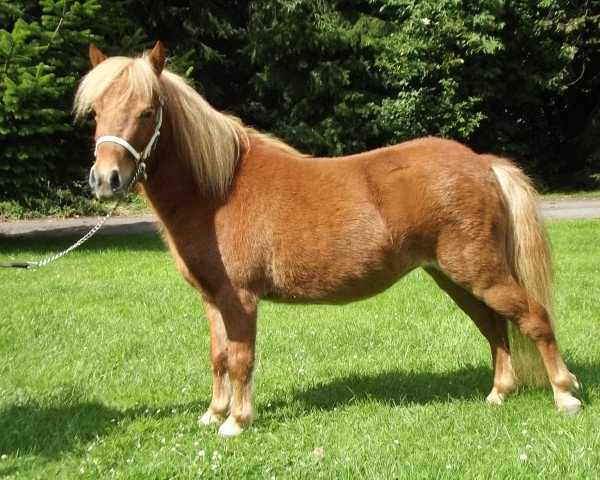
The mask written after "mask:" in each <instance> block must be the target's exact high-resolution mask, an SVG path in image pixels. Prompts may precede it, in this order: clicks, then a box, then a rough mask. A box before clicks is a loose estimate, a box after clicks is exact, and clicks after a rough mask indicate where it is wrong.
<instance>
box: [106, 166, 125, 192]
mask: <svg viewBox="0 0 600 480" xmlns="http://www.w3.org/2000/svg"><path fill="white" fill-rule="evenodd" d="M109 183H110V188H112V190H113V192H116V191H117V190H120V189H121V186H122V183H121V175H119V172H118V171H116V170H113V171H112V173H111V174H110V181H109Z"/></svg>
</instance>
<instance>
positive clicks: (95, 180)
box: [89, 167, 99, 188]
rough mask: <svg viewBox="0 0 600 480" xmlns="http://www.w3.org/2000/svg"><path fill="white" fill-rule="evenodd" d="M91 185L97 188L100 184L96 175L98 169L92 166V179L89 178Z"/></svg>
mask: <svg viewBox="0 0 600 480" xmlns="http://www.w3.org/2000/svg"><path fill="white" fill-rule="evenodd" d="M89 183H90V187H92V188H96V187H98V186H99V184H98V177H96V169H95V168H94V167H92V168H91V169H90V179H89Z"/></svg>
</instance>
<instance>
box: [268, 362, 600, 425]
mask: <svg viewBox="0 0 600 480" xmlns="http://www.w3.org/2000/svg"><path fill="white" fill-rule="evenodd" d="M571 363H572V365H571V368H572V371H573V372H574V373H575V374H576V376H577V378H578V379H579V381H580V383H581V384H582V388H581V389H580V391H578V392H577V393H576V396H577V397H578V398H579V399H581V400H582V401H583V403H584V405H586V404H587V405H590V404H591V403H593V401H594V400H595V398H592V397H593V396H594V395H591V396H590V394H589V392H590V391H592V392H594V391H596V390H597V386H596V383H597V382H596V381H595V380H596V379H597V376H598V371H599V370H600V367H599V366H598V365H592V364H582V363H576V362H571ZM492 382H493V373H492V370H491V368H489V369H488V368H485V367H475V366H472V367H464V368H461V369H459V370H454V371H450V372H444V373H431V372H398V371H392V372H385V373H381V374H377V375H361V374H355V375H350V376H347V377H342V378H333V379H331V380H330V381H327V382H321V383H318V384H316V385H314V386H311V387H310V388H308V389H296V390H295V391H294V393H293V397H294V400H295V401H296V402H297V404H296V405H295V406H290V405H287V404H286V403H285V402H277V401H274V402H271V407H270V408H269V410H268V411H265V412H264V414H266V415H268V416H269V417H270V418H271V419H272V420H276V419H277V418H279V417H282V418H283V417H285V418H289V416H290V415H295V414H298V415H301V414H302V412H307V411H318V410H326V411H329V410H333V409H334V408H339V407H340V406H350V405H352V404H354V403H361V402H377V403H380V404H383V405H390V406H397V405H406V406H408V405H427V404H431V403H440V402H448V403H450V402H454V401H463V400H467V401H468V400H481V402H484V401H485V397H486V396H487V395H488V393H489V392H490V390H491V389H492ZM542 388H544V389H546V390H547V393H548V395H549V396H550V397H551V396H552V390H551V388H550V386H546V387H542ZM523 393H524V392H521V393H520V392H517V393H516V394H515V395H520V394H523ZM294 410H295V411H296V412H294ZM259 413H260V412H259Z"/></svg>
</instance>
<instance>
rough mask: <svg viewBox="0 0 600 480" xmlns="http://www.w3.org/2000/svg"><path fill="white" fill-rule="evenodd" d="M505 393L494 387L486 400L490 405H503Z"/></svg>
mask: <svg viewBox="0 0 600 480" xmlns="http://www.w3.org/2000/svg"><path fill="white" fill-rule="evenodd" d="M504 398H505V395H504V394H502V393H498V392H497V391H496V389H495V388H494V389H493V390H492V391H491V393H490V394H489V395H488V396H487V398H486V399H485V401H486V402H487V403H488V404H490V405H502V404H503V403H504Z"/></svg>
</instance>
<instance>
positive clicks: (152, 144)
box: [94, 105, 163, 180]
mask: <svg viewBox="0 0 600 480" xmlns="http://www.w3.org/2000/svg"><path fill="white" fill-rule="evenodd" d="M162 117H163V107H162V105H161V106H159V107H158V115H157V116H156V127H155V128H154V133H153V134H152V137H150V140H148V143H147V145H146V148H144V149H143V150H142V151H141V152H138V151H137V150H136V149H135V148H134V147H133V145H131V143H129V142H128V141H127V140H125V139H123V138H121V137H117V136H116V135H103V136H102V137H100V138H98V140H96V148H94V157H96V156H98V146H99V145H100V144H102V143H116V144H117V145H121V146H122V147H124V148H125V149H126V150H127V151H128V152H129V153H131V155H132V156H133V158H135V164H136V167H137V168H138V169H140V170H142V172H143V173H142V177H143V179H144V180H145V179H146V164H145V163H144V162H145V161H146V159H147V158H148V157H149V156H150V154H151V153H152V151H153V150H154V148H156V143H157V142H158V137H159V136H160V127H161V126H162V119H163V118H162Z"/></svg>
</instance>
